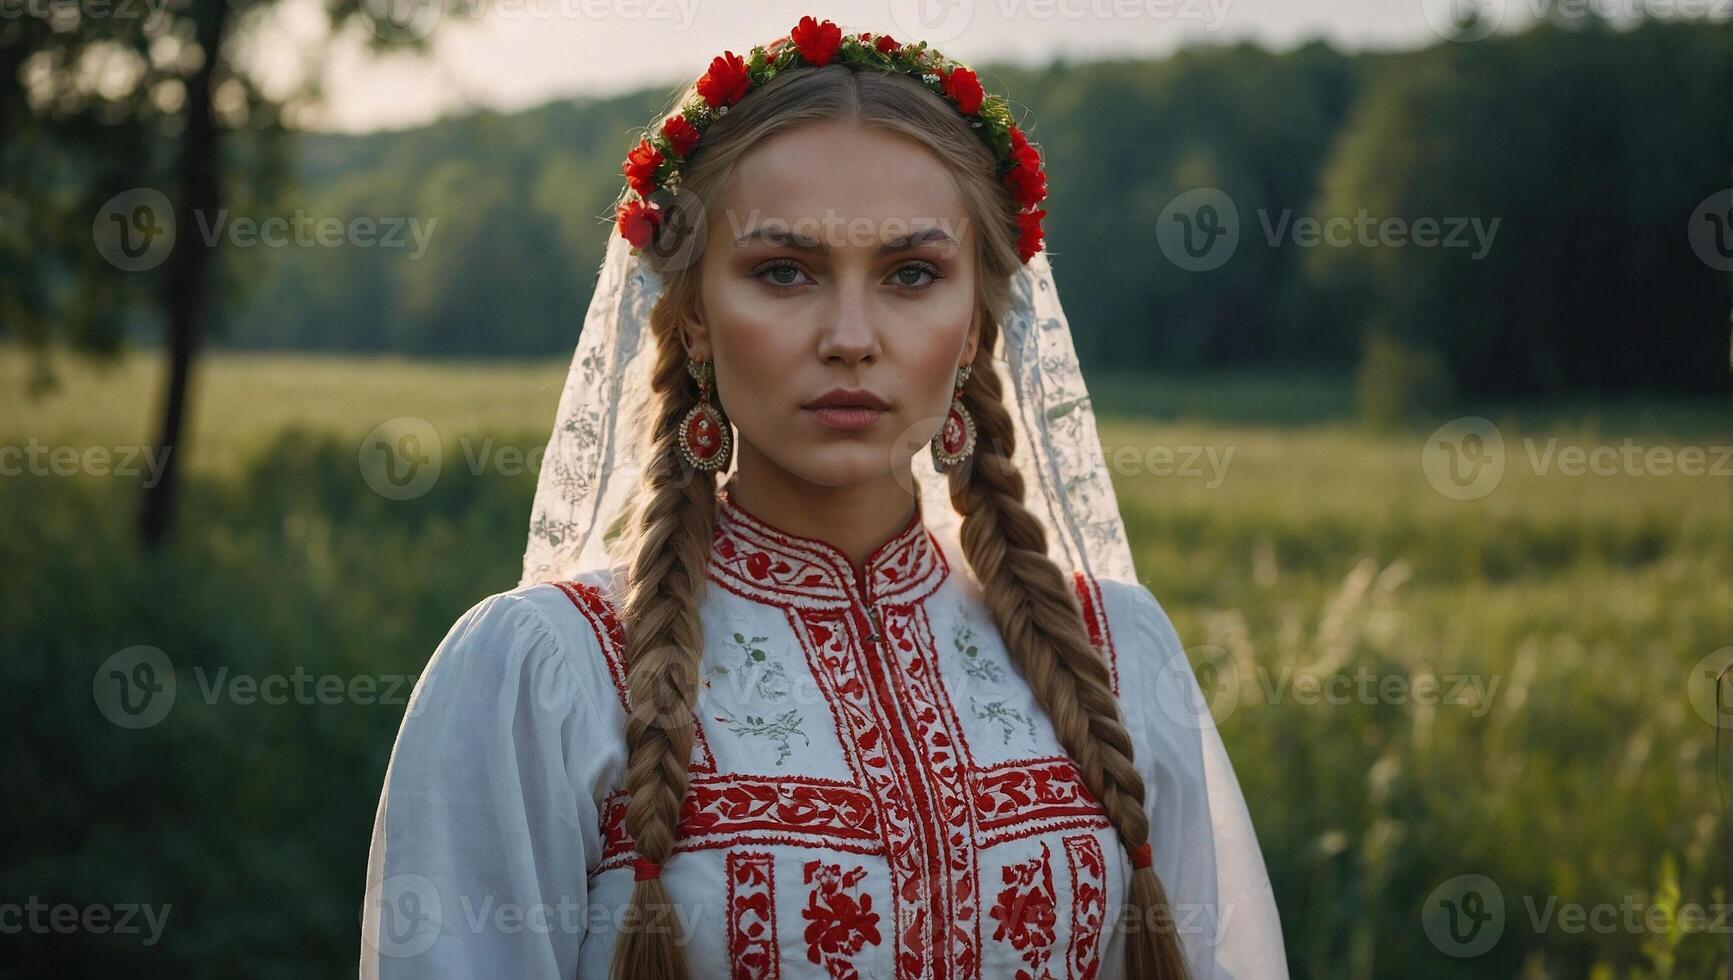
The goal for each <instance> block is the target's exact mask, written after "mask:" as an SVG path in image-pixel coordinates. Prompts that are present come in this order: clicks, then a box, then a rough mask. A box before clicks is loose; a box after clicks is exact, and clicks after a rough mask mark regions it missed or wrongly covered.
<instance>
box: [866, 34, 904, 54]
mask: <svg viewBox="0 0 1733 980" xmlns="http://www.w3.org/2000/svg"><path fill="white" fill-rule="evenodd" d="M873 47H875V48H878V49H879V53H880V54H890V53H891V52H892V51H895V50H896V49H898V48H900V47H902V45H900V44H898V43H897V39H896V38H894V37H891V36H890V35H889V34H880V35H879V37H878V40H876V41H874V42H873Z"/></svg>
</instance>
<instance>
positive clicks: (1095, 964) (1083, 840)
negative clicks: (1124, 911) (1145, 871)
mask: <svg viewBox="0 0 1733 980" xmlns="http://www.w3.org/2000/svg"><path fill="white" fill-rule="evenodd" d="M1065 860H1066V863H1068V864H1069V865H1070V866H1071V943H1070V946H1069V948H1068V949H1067V950H1066V952H1065V968H1066V970H1067V971H1068V972H1069V973H1070V976H1071V980H1095V974H1096V971H1098V970H1099V969H1100V968H1101V924H1102V921H1103V920H1104V919H1105V918H1106V916H1107V859H1106V857H1105V856H1103V854H1102V852H1101V841H1099V840H1097V839H1096V837H1095V835H1094V834H1072V835H1071V836H1069V837H1066V838H1065Z"/></svg>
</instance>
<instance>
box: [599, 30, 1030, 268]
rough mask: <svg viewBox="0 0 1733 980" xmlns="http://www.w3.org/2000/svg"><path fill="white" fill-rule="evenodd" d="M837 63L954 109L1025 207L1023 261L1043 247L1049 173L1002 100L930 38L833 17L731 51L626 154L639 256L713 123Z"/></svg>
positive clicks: (624, 228)
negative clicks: (800, 72)
mask: <svg viewBox="0 0 1733 980" xmlns="http://www.w3.org/2000/svg"><path fill="white" fill-rule="evenodd" d="M833 61H835V62H839V63H843V64H857V65H868V66H871V67H873V68H878V69H881V70H884V71H894V72H901V73H902V74H905V75H909V76H912V77H914V78H915V79H917V80H919V81H920V82H922V83H923V84H924V85H926V86H927V88H928V89H931V90H932V91H933V92H934V93H936V94H938V95H940V96H943V97H944V98H945V99H946V100H947V101H949V102H950V103H951V104H952V105H954V106H956V108H957V111H958V112H961V113H962V114H963V116H964V118H966V119H967V120H968V121H969V126H970V127H971V128H972V129H974V130H975V133H976V134H977V135H978V136H980V137H981V139H982V141H983V142H985V143H986V144H987V148H988V149H990V150H992V151H993V154H994V156H995V158H996V159H997V160H998V173H999V179H1000V180H1001V181H1003V182H1004V184H1005V187H1006V188H1007V189H1008V190H1010V192H1011V197H1012V199H1013V200H1014V201H1016V202H1017V232H1018V235H1017V254H1018V256H1019V257H1020V258H1021V259H1022V260H1023V261H1024V262H1028V261H1029V259H1030V258H1031V257H1033V256H1034V255H1035V253H1036V252H1039V251H1040V250H1041V240H1042V229H1041V219H1042V218H1044V217H1046V216H1047V212H1046V211H1044V210H1041V209H1040V208H1038V207H1037V205H1038V204H1039V203H1040V202H1041V201H1042V199H1043V198H1045V197H1046V196H1047V174H1046V171H1044V170H1043V169H1042V166H1041V154H1040V152H1039V151H1038V150H1037V148H1036V145H1035V144H1033V143H1030V142H1029V141H1028V139H1026V138H1025V137H1024V135H1023V131H1022V130H1021V129H1019V128H1018V127H1017V124H1016V123H1015V122H1013V121H1012V119H1011V109H1010V106H1009V105H1008V104H1007V103H1006V101H1005V100H1004V99H1003V98H1001V97H999V96H996V95H990V94H987V93H986V92H984V91H983V90H982V88H981V82H980V80H979V79H978V78H977V77H976V75H975V72H974V71H973V70H972V69H970V68H969V67H967V66H965V65H962V64H960V63H957V62H953V61H951V60H950V59H948V58H946V57H945V56H944V55H942V54H940V53H939V52H937V51H935V50H933V49H931V48H928V47H927V42H925V41H922V42H920V43H918V44H901V43H898V42H897V41H896V40H894V39H893V38H891V37H890V36H889V35H887V34H879V35H874V34H871V33H869V32H866V31H862V32H861V33H859V34H844V33H843V32H842V30H841V28H839V27H837V26H836V24H834V23H832V22H831V21H828V20H822V21H821V20H814V19H813V18H812V17H802V18H801V19H800V23H799V24H797V25H795V27H794V29H793V30H792V31H790V32H789V33H788V34H787V36H785V37H779V38H777V39H776V40H774V41H772V42H770V43H769V44H768V45H762V44H761V45H756V46H754V47H753V48H752V50H751V51H750V53H749V56H748V57H746V58H744V59H743V58H741V57H740V56H739V55H737V54H735V53H734V52H732V51H725V52H723V53H722V54H720V55H718V56H716V58H714V59H712V60H711V62H710V68H709V70H708V71H706V72H705V73H704V77H702V78H700V79H699V80H698V97H697V98H695V99H693V100H691V101H690V102H688V103H687V104H686V105H685V106H683V107H681V108H680V110H679V111H678V112H676V113H674V114H673V115H671V116H669V117H667V118H666V119H664V120H663V121H662V127H661V130H660V131H659V132H655V133H651V134H650V135H648V136H646V137H644V138H643V139H641V140H639V141H638V145H637V146H636V147H633V149H632V152H631V153H629V154H627V156H626V162H625V165H624V166H623V167H622V169H621V173H622V174H624V175H625V177H626V183H627V186H628V187H629V188H630V190H631V195H629V196H625V195H623V196H622V200H621V201H620V203H619V204H618V205H617V207H616V211H615V215H616V216H615V225H616V227H617V228H618V229H619V232H620V235H621V236H622V237H624V238H625V239H626V240H627V241H628V242H630V243H631V244H632V253H633V254H634V255H636V254H639V250H640V249H643V248H644V247H646V246H648V245H649V244H650V243H651V242H652V241H654V240H655V237H656V231H657V229H659V228H660V227H661V226H662V221H663V219H664V217H665V214H666V213H665V212H664V210H663V209H662V208H661V207H660V206H659V205H658V204H657V203H655V202H653V201H652V200H651V196H652V195H653V194H654V193H655V192H656V191H657V190H659V189H669V190H672V189H675V188H678V187H679V184H680V164H681V163H682V162H684V161H685V160H686V158H687V157H689V156H691V155H692V153H693V152H695V151H696V150H697V149H698V146H699V142H700V141H701V139H702V138H703V135H704V130H705V129H707V128H709V126H710V124H711V123H712V122H713V121H715V120H716V119H718V118H720V117H721V116H723V115H725V114H726V113H727V112H728V107H729V106H731V105H733V104H735V103H736V102H739V101H740V100H741V98H743V97H744V96H745V95H746V94H747V93H748V92H750V91H752V90H753V89H755V88H757V87H760V86H762V85H764V84H765V83H766V82H768V81H770V80H771V79H772V78H774V77H776V75H777V74H778V73H779V72H781V71H783V70H784V69H787V68H790V67H798V66H799V65H802V64H805V65H814V66H817V65H826V64H830V63H831V62H833Z"/></svg>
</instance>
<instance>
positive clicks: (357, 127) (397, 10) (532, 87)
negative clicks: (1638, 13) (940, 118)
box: [250, 0, 1711, 131]
mask: <svg viewBox="0 0 1733 980" xmlns="http://www.w3.org/2000/svg"><path fill="white" fill-rule="evenodd" d="M320 2H321V0H283V2H282V3H280V4H277V5H275V9H274V10H273V11H272V12H271V13H270V15H269V16H270V18H271V19H270V21H269V22H267V23H264V24H261V25H258V28H257V30H256V32H255V33H254V34H253V35H252V50H251V52H250V54H251V56H252V57H255V58H257V59H259V61H258V63H259V64H261V65H263V69H264V73H265V74H266V76H267V77H268V78H278V79H290V78H295V77H299V74H300V73H302V72H306V71H322V72H323V77H324V80H325V81H324V85H325V92H326V99H325V104H324V106H323V107H322V109H321V110H320V112H319V113H318V115H316V116H312V117H308V118H305V119H302V120H300V124H301V125H303V126H305V127H307V128H312V129H334V130H344V131H364V130H370V129H379V128H398V127H403V126H411V125H417V124H420V123H424V122H427V121H429V120H431V119H434V118H437V117H439V116H441V115H445V114H448V113H451V112H453V111H456V110H460V109H463V108H466V107H476V106H486V107H490V108H496V109H505V110H511V109H520V108H525V107H528V106H533V105H539V104H541V103H544V102H547V101H550V100H552V99H557V98H568V97H571V96H576V95H611V94H616V93H619V92H622V91H628V90H631V89H636V88H641V87H644V86H647V85H655V86H658V87H666V88H672V87H673V86H674V85H675V84H677V83H679V82H682V81H690V80H691V79H692V78H695V77H696V76H697V75H699V74H700V73H701V72H702V71H703V69H704V67H705V66H706V65H707V64H708V63H709V61H710V59H711V58H712V57H714V56H715V55H717V54H720V53H721V52H722V51H723V50H725V49H727V50H732V51H735V52H736V53H740V54H744V53H745V52H746V50H747V49H748V48H750V47H751V46H752V45H753V44H758V43H763V42H766V41H769V40H771V39H773V38H775V37H778V36H780V35H781V34H784V33H786V32H787V31H788V29H789V28H790V27H792V26H793V25H794V24H795V22H797V21H798V20H799V19H800V17H801V16H802V15H804V14H813V15H814V16H819V17H828V18H830V19H832V20H834V21H836V22H837V23H838V24H839V25H840V26H841V27H842V28H843V29H844V30H845V31H858V30H869V31H873V32H875V33H889V34H891V35H892V36H893V37H896V38H897V39H898V40H909V41H914V40H921V39H923V38H924V39H926V40H927V41H928V42H930V43H931V44H932V45H933V46H934V47H937V48H939V49H940V50H941V51H943V52H945V53H946V54H947V55H949V56H951V57H953V58H957V59H960V60H962V61H964V62H968V63H971V64H979V63H982V62H987V61H1010V62H1019V63H1032V64H1039V63H1044V62H1046V61H1048V60H1050V59H1052V58H1053V57H1055V56H1059V55H1064V56H1066V57H1069V58H1073V59H1077V60H1084V59H1092V58H1100V57H1112V56H1157V55H1162V54H1166V53H1169V52H1171V51H1172V50H1174V49H1175V48H1176V47H1180V46H1182V45H1185V44H1191V43H1210V44H1220V43H1232V42H1236V41H1240V40H1246V39H1250V40H1256V41H1259V42H1261V43H1263V44H1265V45H1268V46H1270V47H1274V48H1278V49H1281V48H1288V47H1292V46H1294V45H1296V44H1299V43H1301V42H1303V41H1306V40H1309V39H1312V38H1324V39H1327V40H1329V41H1331V42H1333V43H1335V44H1337V45H1338V46H1341V47H1346V48H1365V47H1374V48H1390V47H1415V46H1423V45H1427V44H1431V43H1434V42H1436V41H1437V40H1439V38H1440V37H1441V36H1442V35H1441V32H1442V31H1443V30H1444V26H1443V25H1445V24H1446V23H1447V20H1446V18H1448V17H1449V16H1450V15H1451V11H1452V10H1453V9H1455V10H1462V9H1466V8H1470V7H1476V6H1478V8H1479V9H1480V10H1482V11H1483V14H1484V16H1483V20H1482V22H1483V23H1488V24H1490V23H1500V24H1501V25H1502V26H1503V27H1505V28H1509V27H1511V26H1513V25H1516V24H1519V23H1520V22H1522V21H1525V20H1527V19H1528V18H1529V17H1531V16H1532V15H1533V13H1534V12H1535V11H1536V10H1544V9H1547V8H1548V7H1549V6H1550V5H1552V4H1555V3H1556V4H1559V5H1564V4H1569V3H1574V4H1576V5H1577V6H1578V7H1579V8H1580V7H1581V6H1583V5H1584V3H1583V0H860V2H842V0H839V2H816V0H804V2H801V3H788V2H778V0H771V2H752V3H747V2H744V0H727V2H724V0H446V2H447V3H448V4H449V7H448V9H446V10H445V11H444V12H443V13H438V12H437V10H438V8H437V7H435V6H429V4H433V3H435V2H436V0H363V7H364V9H367V10H370V11H373V12H374V13H375V14H376V15H377V16H374V17H371V18H369V20H368V23H369V24H370V25H372V26H371V29H373V30H376V31H378V32H381V33H382V34H384V35H388V36H399V37H400V36H402V35H403V34H412V33H421V34H425V35H426V36H429V37H431V39H432V47H431V49H430V51H429V52H428V53H426V54H413V53H401V51H402V49H403V46H402V45H401V44H394V45H393V47H394V48H397V49H399V51H398V52H390V53H386V54H376V53H373V52H370V51H367V50H366V49H365V48H364V47H363V45H362V44H361V43H360V39H361V36H362V35H361V31H363V30H367V29H370V28H364V27H361V26H360V25H356V31H355V33H354V35H353V36H349V37H345V38H341V39H339V40H338V41H337V42H336V43H335V45H334V46H333V48H332V49H331V51H330V52H329V53H328V54H329V56H328V57H327V58H325V59H323V60H321V61H314V60H313V59H312V58H311V57H310V56H308V55H307V54H306V53H305V52H306V50H307V45H306V44H305V41H306V40H307V39H308V38H309V37H312V36H316V34H317V31H318V25H319V23H320V18H319V15H318V13H317V11H318V9H319V7H318V5H319V3H320ZM1655 2H1661V0H1604V2H1594V4H1593V5H1594V6H1596V7H1597V9H1606V8H1609V7H1612V6H1613V5H1615V4H1624V5H1627V6H1628V5H1630V4H1633V3H1636V4H1641V3H1655ZM1666 2H1669V3H1674V4H1677V3H1691V2H1696V0H1666ZM1700 2H1704V3H1708V2H1711V0H1700ZM1615 13H1616V11H1615ZM309 66H313V67H309ZM988 81H989V86H990V81H991V80H990V79H989V80H988Z"/></svg>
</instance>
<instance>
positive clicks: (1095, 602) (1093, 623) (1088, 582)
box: [1071, 572, 1119, 698]
mask: <svg viewBox="0 0 1733 980" xmlns="http://www.w3.org/2000/svg"><path fill="white" fill-rule="evenodd" d="M1071 578H1072V584H1073V587H1074V588H1075V589H1076V590H1077V601H1078V602H1080V603H1081V604H1082V605H1083V625H1085V626H1087V627H1088V628H1089V642H1090V643H1093V644H1094V645H1095V646H1096V648H1097V649H1099V650H1101V651H1102V652H1103V653H1104V654H1106V656H1107V675H1108V677H1110V678H1111V679H1112V682H1113V696H1114V697H1116V698H1117V697H1119V656H1118V651H1116V650H1114V649H1113V633H1112V631H1111V630H1109V629H1108V626H1107V617H1106V616H1105V615H1103V614H1102V608H1103V606H1102V599H1101V585H1100V583H1098V582H1096V581H1095V577H1094V576H1092V575H1087V574H1085V573H1083V572H1073V573H1072V576H1071Z"/></svg>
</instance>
